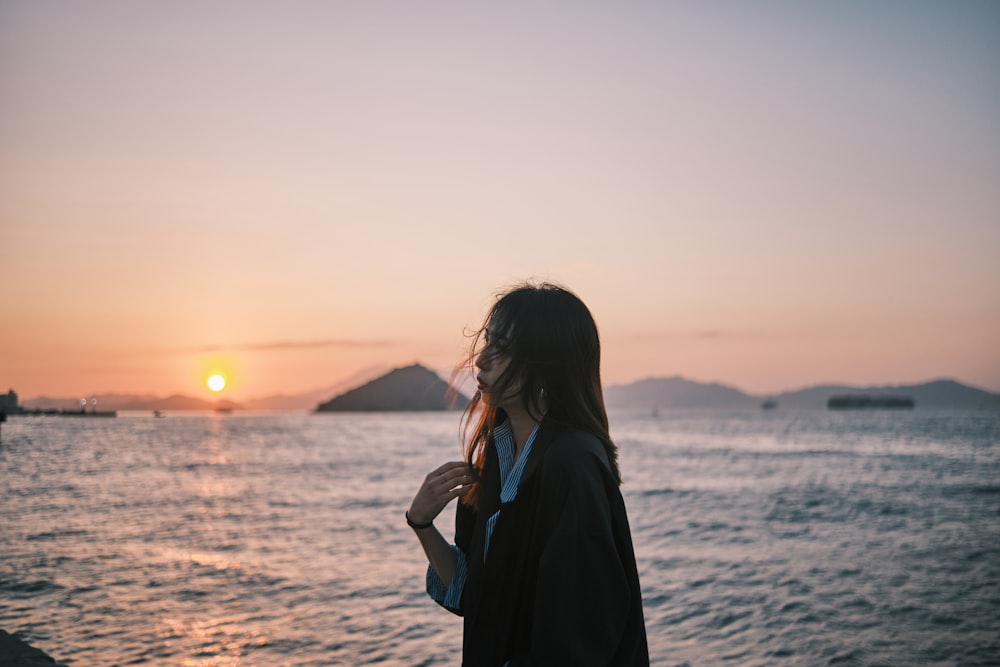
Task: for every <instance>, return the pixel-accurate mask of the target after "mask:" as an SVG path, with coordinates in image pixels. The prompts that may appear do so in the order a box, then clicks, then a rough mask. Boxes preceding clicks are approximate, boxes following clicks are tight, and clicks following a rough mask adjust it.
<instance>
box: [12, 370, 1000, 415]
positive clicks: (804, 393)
mask: <svg viewBox="0 0 1000 667" xmlns="http://www.w3.org/2000/svg"><path fill="white" fill-rule="evenodd" d="M396 370H398V369H396ZM429 372H431V373H433V371H429ZM391 373H392V371H389V372H388V373H387V372H385V370H384V368H382V369H374V368H373V369H368V370H366V371H364V372H362V373H359V374H357V375H355V376H354V377H352V378H350V379H348V380H344V381H342V382H340V383H338V384H335V385H332V386H330V387H327V388H324V389H318V390H314V391H310V392H305V393H302V394H275V395H272V396H266V397H262V398H258V399H252V400H248V401H242V402H239V403H234V402H230V401H224V402H216V401H209V400H203V399H199V398H193V397H190V396H183V395H173V396H168V397H159V396H155V395H152V394H142V395H135V394H97V395H95V396H93V398H97V409H99V410H212V409H215V408H217V407H230V408H233V409H237V410H239V409H246V410H315V409H316V407H317V406H318V405H319V404H321V403H324V402H329V401H330V400H333V399H334V398H337V397H338V396H340V395H342V394H345V393H347V392H350V391H351V390H354V389H357V388H360V387H361V386H364V385H365V384H366V383H370V382H372V381H373V380H374V379H379V378H382V377H385V376H386V375H389V374H391ZM435 375H437V374H435ZM438 377H439V378H440V375H438ZM441 381H442V382H444V380H441ZM604 394H605V402H606V403H607V406H608V408H609V409H643V410H661V409H662V410H669V409H685V408H696V409H700V408H727V409H743V408H759V407H760V404H761V403H762V402H763V401H764V400H765V399H769V400H773V401H776V402H777V405H778V408H779V409H781V408H795V409H800V408H803V409H825V408H826V401H827V399H828V398H829V397H830V396H833V395H837V394H873V395H885V394H892V395H906V396H910V397H912V398H913V400H914V401H915V403H916V407H917V408H918V409H919V408H941V409H947V408H955V409H1000V394H998V393H992V392H989V391H986V390H983V389H979V388H977V387H972V386H969V385H965V384H962V383H961V382H958V381H956V380H952V379H938V380H931V381H928V382H924V383H921V384H913V385H877V386H862V385H846V384H822V385H815V386H810V387H805V388H802V389H797V390H792V391H786V392H782V393H780V394H761V395H755V394H748V393H746V392H744V391H742V390H740V389H738V388H736V387H732V386H729V385H725V384H721V383H717V382H712V383H705V382H698V381H695V380H688V379H686V378H682V377H679V376H673V377H666V378H645V379H642V380H637V381H636V382H632V383H628V384H616V385H610V386H607V387H605V390H604ZM89 398H91V397H90V396H88V399H89ZM21 404H22V405H23V406H24V407H25V408H28V409H34V408H41V409H53V408H54V409H65V410H72V409H78V408H79V407H80V399H79V398H51V397H46V396H40V397H37V398H32V399H28V400H22V401H21ZM87 407H88V409H90V408H91V405H90V404H89V402H88V406H87Z"/></svg>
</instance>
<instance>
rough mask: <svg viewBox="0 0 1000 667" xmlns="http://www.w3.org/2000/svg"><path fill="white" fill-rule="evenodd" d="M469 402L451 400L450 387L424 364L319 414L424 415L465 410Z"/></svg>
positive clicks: (363, 389)
mask: <svg viewBox="0 0 1000 667" xmlns="http://www.w3.org/2000/svg"><path fill="white" fill-rule="evenodd" d="M468 403H469V399H467V398H466V397H465V396H461V395H459V396H458V397H457V399H456V401H454V404H453V401H452V400H451V398H450V396H448V383H447V382H445V381H444V380H442V379H441V378H440V376H438V374H437V373H435V372H434V371H432V370H430V369H429V368H425V367H424V366H421V365H420V364H414V365H412V366H406V367H403V368H397V369H395V370H392V371H390V372H389V373H387V374H385V375H383V376H381V377H378V378H376V379H374V380H372V381H371V382H368V383H366V384H364V385H362V386H360V387H358V388H356V389H352V390H350V391H347V392H345V393H343V394H340V395H339V396H336V397H334V398H332V399H330V400H329V401H327V402H325V403H321V404H319V405H318V406H317V407H316V411H317V412H354V411H357V412H372V411H411V410H412V411H424V410H450V409H452V408H464V407H465V406H466V405H468Z"/></svg>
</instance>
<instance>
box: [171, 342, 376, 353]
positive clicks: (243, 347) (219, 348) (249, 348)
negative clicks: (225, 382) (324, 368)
mask: <svg viewBox="0 0 1000 667" xmlns="http://www.w3.org/2000/svg"><path fill="white" fill-rule="evenodd" d="M394 344H395V342H394V341H388V340H356V339H345V338H328V339H325V340H279V341H266V342H257V343H233V344H230V345H201V346H197V347H189V348H183V349H180V350H176V351H179V352H198V353H205V352H288V351H294V350H315V349H321V348H331V347H353V348H363V347H388V346H390V345H394Z"/></svg>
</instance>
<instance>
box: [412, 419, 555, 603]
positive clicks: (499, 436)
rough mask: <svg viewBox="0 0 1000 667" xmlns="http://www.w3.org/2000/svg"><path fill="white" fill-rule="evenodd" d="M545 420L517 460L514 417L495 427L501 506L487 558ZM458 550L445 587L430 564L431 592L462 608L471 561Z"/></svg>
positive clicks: (491, 522) (489, 524) (489, 529)
mask: <svg viewBox="0 0 1000 667" xmlns="http://www.w3.org/2000/svg"><path fill="white" fill-rule="evenodd" d="M540 424H541V422H538V424H535V428H534V429H533V430H532V431H531V435H529V436H528V440H527V441H526V442H525V443H524V448H523V449H522V450H521V453H520V454H519V455H518V456H517V459H516V460H515V458H514V454H515V452H516V451H517V449H516V443H515V441H514V428H513V427H512V426H511V423H510V420H509V419H508V420H505V421H504V422H503V423H502V424H500V426H497V427H496V428H494V429H493V444H494V446H495V447H496V450H497V458H498V460H499V463H500V509H498V510H497V511H496V512H495V513H494V514H493V516H491V517H490V518H489V519H488V520H487V521H486V544H485V545H484V548H483V560H484V561H485V560H486V554H488V553H489V550H490V538H492V537H493V529H494V528H495V527H496V523H497V519H498V518H499V517H500V512H501V511H503V506H504V505H505V504H507V503H511V502H513V501H514V499H515V498H516V497H517V487H518V485H519V484H520V483H521V474H522V473H523V472H524V465H525V463H526V462H527V460H528V454H530V453H531V446H532V445H533V444H534V443H535V436H536V435H537V434H538V427H539V425H540ZM451 549H452V551H454V552H455V557H456V560H455V573H454V574H453V575H452V577H451V584H450V585H448V586H445V585H444V583H443V582H442V581H441V579H440V578H438V576H437V572H435V571H434V568H433V567H431V566H430V565H428V566H427V594H428V595H430V596H431V597H432V598H433V599H434V600H436V601H437V602H440V603H441V604H442V605H444V606H445V607H447V608H449V609H458V608H459V604H460V603H461V600H462V590H463V589H464V588H465V580H466V578H467V577H468V572H469V570H468V563H467V562H466V559H465V553H464V552H463V551H462V550H461V549H459V548H458V547H457V546H455V545H451Z"/></svg>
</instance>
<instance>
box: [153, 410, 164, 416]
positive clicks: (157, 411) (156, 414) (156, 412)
mask: <svg viewBox="0 0 1000 667" xmlns="http://www.w3.org/2000/svg"><path fill="white" fill-rule="evenodd" d="M153 416H154V417H162V416H163V413H162V412H160V411H159V410H153Z"/></svg>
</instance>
